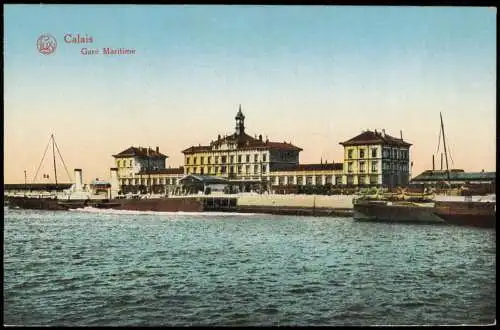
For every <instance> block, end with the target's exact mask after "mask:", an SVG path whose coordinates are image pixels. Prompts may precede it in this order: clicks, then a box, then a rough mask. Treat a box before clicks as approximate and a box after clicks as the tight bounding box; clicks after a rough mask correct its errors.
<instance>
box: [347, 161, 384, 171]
mask: <svg viewBox="0 0 500 330" xmlns="http://www.w3.org/2000/svg"><path fill="white" fill-rule="evenodd" d="M366 163H368V162H366ZM366 163H365V162H359V167H358V170H359V172H360V173H365V172H366ZM371 165H372V170H371V171H372V172H377V171H378V161H376V160H373V161H372V162H371ZM347 172H353V162H348V163H347Z"/></svg>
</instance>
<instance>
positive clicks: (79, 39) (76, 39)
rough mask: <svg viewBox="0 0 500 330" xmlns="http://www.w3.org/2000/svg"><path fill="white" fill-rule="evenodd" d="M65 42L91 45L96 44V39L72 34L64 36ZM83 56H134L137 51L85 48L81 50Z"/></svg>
mask: <svg viewBox="0 0 500 330" xmlns="http://www.w3.org/2000/svg"><path fill="white" fill-rule="evenodd" d="M64 42H66V43H68V44H91V43H94V38H93V37H92V36H88V35H80V34H76V35H74V34H71V33H67V34H65V35H64ZM80 53H81V54H82V55H134V54H135V49H129V48H111V47H103V48H88V47H84V48H82V49H81V50H80Z"/></svg>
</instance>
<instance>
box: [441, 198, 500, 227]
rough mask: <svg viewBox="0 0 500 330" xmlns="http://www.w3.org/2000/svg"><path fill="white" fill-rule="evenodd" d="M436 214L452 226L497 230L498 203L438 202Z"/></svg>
mask: <svg viewBox="0 0 500 330" xmlns="http://www.w3.org/2000/svg"><path fill="white" fill-rule="evenodd" d="M435 214H436V215H437V216H439V217H440V218H443V219H444V220H445V221H446V222H447V223H449V224H452V225H459V226H471V227H481V228H496V203H487V202H436V206H435Z"/></svg>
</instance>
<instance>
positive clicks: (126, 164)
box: [116, 159, 160, 168]
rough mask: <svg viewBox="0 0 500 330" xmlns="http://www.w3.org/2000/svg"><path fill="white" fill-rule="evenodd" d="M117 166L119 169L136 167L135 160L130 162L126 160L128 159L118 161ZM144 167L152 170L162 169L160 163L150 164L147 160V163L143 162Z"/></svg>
mask: <svg viewBox="0 0 500 330" xmlns="http://www.w3.org/2000/svg"><path fill="white" fill-rule="evenodd" d="M116 163H117V165H118V167H119V168H123V167H133V166H134V160H132V159H130V160H126V159H123V160H117V161H116ZM142 164H143V166H145V167H147V166H149V167H151V168H159V167H160V163H158V162H156V161H151V162H148V161H147V160H146V161H143V162H142Z"/></svg>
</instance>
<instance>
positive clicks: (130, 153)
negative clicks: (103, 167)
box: [113, 147, 168, 158]
mask: <svg viewBox="0 0 500 330" xmlns="http://www.w3.org/2000/svg"><path fill="white" fill-rule="evenodd" d="M148 151H149V152H148ZM148 154H149V156H150V157H151V158H167V157H168V156H167V155H164V154H162V153H160V152H159V151H156V150H154V149H151V148H144V147H130V148H128V149H125V150H123V151H122V152H120V153H118V154H116V155H113V157H115V158H119V157H120V158H121V157H148Z"/></svg>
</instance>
